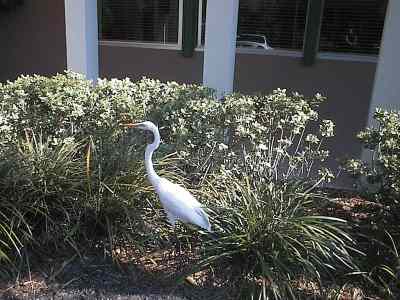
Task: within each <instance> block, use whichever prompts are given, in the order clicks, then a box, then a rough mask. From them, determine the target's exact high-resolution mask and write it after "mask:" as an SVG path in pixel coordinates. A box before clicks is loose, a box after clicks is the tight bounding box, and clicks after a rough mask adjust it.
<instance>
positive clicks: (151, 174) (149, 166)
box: [144, 130, 160, 186]
mask: <svg viewBox="0 0 400 300" xmlns="http://www.w3.org/2000/svg"><path fill="white" fill-rule="evenodd" d="M153 135H154V141H153V143H151V144H149V145H147V147H146V152H145V155H144V164H145V167H146V172H147V176H148V178H149V181H150V183H151V184H152V185H153V186H154V185H155V184H157V182H158V179H159V177H158V175H157V174H156V172H155V171H154V167H153V162H152V160H151V159H152V156H153V152H154V151H155V150H156V149H157V148H158V146H159V145H160V133H159V132H158V130H156V131H153Z"/></svg>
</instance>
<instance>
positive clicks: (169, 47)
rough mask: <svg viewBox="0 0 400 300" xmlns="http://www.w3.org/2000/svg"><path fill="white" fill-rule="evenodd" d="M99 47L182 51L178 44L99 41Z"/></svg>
mask: <svg viewBox="0 0 400 300" xmlns="http://www.w3.org/2000/svg"><path fill="white" fill-rule="evenodd" d="M99 45H100V46H112V47H133V48H148V49H166V50H181V49H182V47H181V46H180V45H179V44H162V43H146V42H127V41H107V40H100V41H99Z"/></svg>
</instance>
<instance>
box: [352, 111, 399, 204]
mask: <svg viewBox="0 0 400 300" xmlns="http://www.w3.org/2000/svg"><path fill="white" fill-rule="evenodd" d="M374 118H375V120H376V121H377V123H378V125H377V127H374V128H367V129H366V130H365V131H362V132H360V133H359V134H358V138H359V140H360V141H361V143H362V144H363V146H364V148H365V149H366V151H367V155H368V156H369V158H370V159H369V161H362V160H360V159H351V160H349V161H347V163H346V165H345V167H346V169H347V170H348V171H349V172H350V173H351V174H352V175H353V176H355V177H356V178H357V179H359V184H360V187H362V188H364V189H365V190H366V191H367V192H368V193H369V194H370V195H374V197H375V198H376V199H377V200H379V201H382V202H384V203H388V204H389V203H394V204H399V203H400V202H399V199H400V113H399V112H395V111H392V112H388V111H384V110H381V109H377V110H376V112H375V114H374ZM365 183H366V184H365Z"/></svg>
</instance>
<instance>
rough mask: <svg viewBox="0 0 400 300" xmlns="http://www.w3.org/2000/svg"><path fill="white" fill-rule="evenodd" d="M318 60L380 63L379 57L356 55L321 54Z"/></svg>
mask: <svg viewBox="0 0 400 300" xmlns="http://www.w3.org/2000/svg"><path fill="white" fill-rule="evenodd" d="M317 58H318V59H323V60H340V61H352V62H369V63H377V62H378V56H377V55H367V54H354V53H335V52H319V53H318V55H317Z"/></svg>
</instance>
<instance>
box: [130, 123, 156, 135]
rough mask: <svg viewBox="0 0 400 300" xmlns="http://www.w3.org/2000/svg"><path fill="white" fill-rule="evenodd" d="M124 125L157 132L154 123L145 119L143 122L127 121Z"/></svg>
mask: <svg viewBox="0 0 400 300" xmlns="http://www.w3.org/2000/svg"><path fill="white" fill-rule="evenodd" d="M124 126H125V127H128V128H137V129H141V130H148V131H151V132H153V133H155V132H158V128H157V126H156V125H154V123H152V122H150V121H145V122H141V123H129V124H124Z"/></svg>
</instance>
